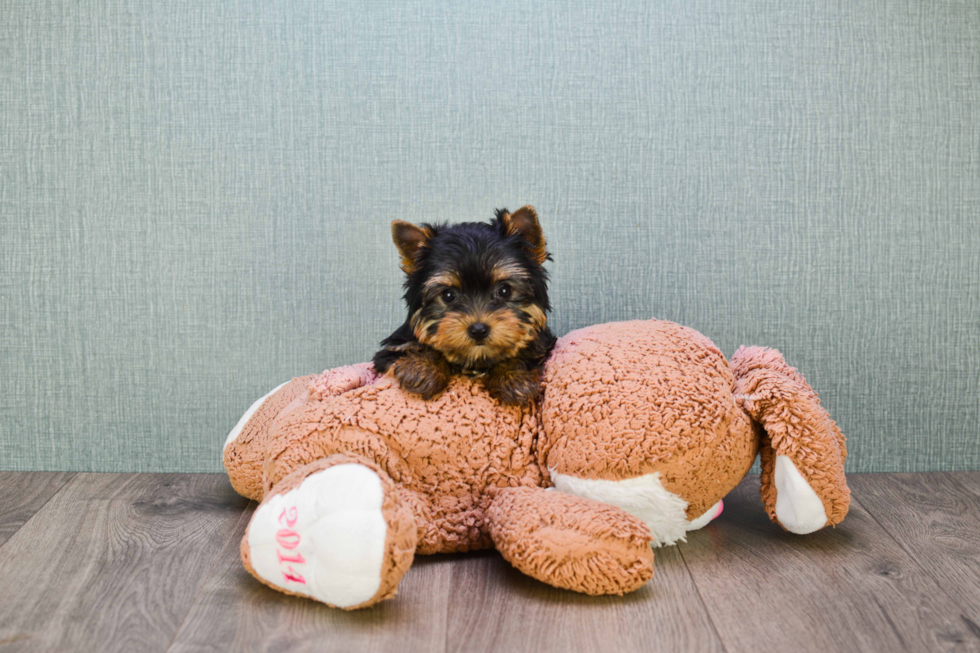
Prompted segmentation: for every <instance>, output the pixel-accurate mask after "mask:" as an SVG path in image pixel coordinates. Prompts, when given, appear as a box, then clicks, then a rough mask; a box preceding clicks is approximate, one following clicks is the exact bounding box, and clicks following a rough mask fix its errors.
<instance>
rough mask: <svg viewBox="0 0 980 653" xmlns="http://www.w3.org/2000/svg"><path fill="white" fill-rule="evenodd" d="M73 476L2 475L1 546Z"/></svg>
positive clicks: (53, 473)
mask: <svg viewBox="0 0 980 653" xmlns="http://www.w3.org/2000/svg"><path fill="white" fill-rule="evenodd" d="M72 476H74V473H72V472H0V546H3V544H4V543H5V542H6V541H7V540H9V539H10V537H11V536H12V535H13V534H14V533H16V532H17V531H18V530H20V527H21V526H23V525H24V523H25V522H26V521H27V520H28V519H30V518H31V517H33V516H34V513H36V512H37V511H38V510H39V509H40V508H41V506H43V505H44V504H45V503H47V502H48V500H49V499H50V498H51V497H53V496H54V495H55V494H56V493H57V492H58V490H60V489H61V488H62V487H64V485H65V483H67V482H68V481H69V480H71V477H72Z"/></svg>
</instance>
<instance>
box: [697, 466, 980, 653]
mask: <svg viewBox="0 0 980 653" xmlns="http://www.w3.org/2000/svg"><path fill="white" fill-rule="evenodd" d="M681 553H682V554H683V556H684V559H685V561H686V562H687V565H688V568H689V569H690V571H691V575H692V576H693V577H694V581H695V583H696V584H697V587H698V589H699V591H700V593H701V596H702V597H703V598H704V601H705V604H706V605H707V607H708V611H709V613H710V615H711V619H712V622H713V623H714V624H715V627H716V628H717V629H718V634H719V636H720V637H721V640H722V642H723V643H724V645H725V649H726V650H727V651H728V652H729V653H735V652H738V651H746V652H751V653H758V651H760V650H773V651H784V650H785V651H790V650H792V651H828V650H832V651H960V650H970V651H977V650H980V639H978V638H977V636H976V635H975V633H973V632H971V631H970V629H969V628H967V627H966V625H965V624H964V623H963V621H961V619H960V610H959V607H958V606H956V605H955V604H954V603H953V602H952V601H951V600H950V599H949V597H947V596H946V595H945V594H944V593H943V591H942V589H941V588H940V587H939V585H937V583H936V582H935V581H934V580H933V579H932V578H931V577H930V576H929V575H928V574H926V573H925V572H924V571H923V570H922V568H921V567H919V565H918V564H916V562H915V561H914V560H913V559H912V558H911V557H910V556H909V554H908V553H907V552H906V551H905V550H903V549H902V547H901V546H899V545H898V544H897V543H896V542H895V540H893V539H892V537H891V536H890V535H889V534H888V533H887V532H886V531H885V530H884V529H883V528H882V527H881V526H880V525H879V524H878V523H877V522H876V521H875V520H874V518H872V517H871V515H870V514H868V512H867V511H866V510H865V509H864V507H863V506H862V505H861V503H860V501H858V500H856V499H854V500H852V502H851V510H850V514H849V515H848V516H847V518H846V519H845V520H844V522H843V523H842V524H841V525H839V526H838V527H837V528H836V529H826V530H823V531H820V532H818V533H814V534H812V535H807V536H798V535H792V534H790V533H785V532H783V531H782V530H780V529H779V527H778V526H776V525H775V524H772V523H771V522H770V521H769V519H768V517H767V516H766V515H765V512H764V510H763V508H762V504H761V502H760V500H759V479H758V477H757V476H753V477H750V478H748V479H746V480H745V481H743V482H742V484H741V485H740V486H739V487H738V488H737V489H736V490H735V491H734V492H732V493H731V494H729V496H728V497H726V498H725V513H724V514H723V515H722V516H721V518H720V519H718V520H717V521H716V522H715V523H713V524H712V525H710V526H709V527H708V528H706V529H704V530H703V531H699V532H697V533H691V534H690V535H689V537H688V543H687V544H685V545H681Z"/></svg>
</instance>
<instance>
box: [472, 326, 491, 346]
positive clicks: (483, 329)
mask: <svg viewBox="0 0 980 653" xmlns="http://www.w3.org/2000/svg"><path fill="white" fill-rule="evenodd" d="M466 332H467V333H469V334H470V337H471V338H473V339H474V340H476V341H477V342H480V341H481V340H483V339H484V338H486V337H487V336H488V335H490V327H488V326H487V325H486V324H484V323H483V322H474V323H473V324H471V325H470V328H469V329H467V330H466Z"/></svg>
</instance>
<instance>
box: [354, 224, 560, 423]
mask: <svg viewBox="0 0 980 653" xmlns="http://www.w3.org/2000/svg"><path fill="white" fill-rule="evenodd" d="M391 235H392V239H393V240H394V241H395V246H396V247H397V248H398V252H399V254H400V255H401V267H402V270H403V271H404V272H405V274H406V275H407V279H406V281H405V302H406V303H407V304H408V318H407V319H406V320H405V323H404V324H403V325H402V326H400V327H399V328H398V329H397V330H396V331H395V332H394V333H392V334H391V335H390V336H388V337H387V338H385V339H384V340H382V341H381V346H382V349H381V351H379V352H378V353H376V354H375V355H374V368H375V370H377V372H378V373H379V374H384V373H386V372H388V371H391V373H392V374H394V376H395V378H397V379H398V382H399V383H400V384H401V386H402V388H404V389H406V390H408V391H410V392H414V393H416V394H419V395H421V396H422V398H424V399H431V398H433V397H435V396H436V395H438V394H439V393H440V392H442V391H443V390H445V389H446V386H447V385H449V381H450V379H451V378H452V376H453V375H455V374H464V375H467V376H471V377H476V378H479V379H480V381H481V383H482V384H483V386H484V387H485V388H486V389H487V391H488V392H489V393H490V395H491V396H493V397H495V398H496V399H498V400H499V401H501V402H502V403H505V404H511V405H519V406H524V405H527V404H529V403H531V402H533V401H534V400H536V399H537V398H538V396H539V394H540V392H541V368H542V366H543V365H544V361H545V359H546V358H547V356H548V354H549V353H550V352H551V349H552V347H553V346H554V344H555V336H554V335H553V334H552V333H551V331H550V330H549V329H548V324H547V322H548V318H547V313H548V311H549V310H551V305H550V304H549V302H548V272H547V271H546V270H545V269H544V268H543V267H542V265H543V264H544V262H545V261H546V260H551V255H550V254H549V253H548V252H547V250H546V249H545V242H544V234H543V233H542V231H541V225H540V224H539V223H538V216H537V213H535V211H534V208H533V207H531V206H525V207H524V208H522V209H520V210H518V211H516V212H514V213H508V212H507V210H506V209H501V210H498V211H497V214H496V217H495V218H494V219H493V220H491V221H490V222H489V223H485V222H464V223H461V224H454V225H449V224H423V225H421V226H416V225H413V224H409V223H407V222H402V221H401V220H395V221H394V222H392V223H391Z"/></svg>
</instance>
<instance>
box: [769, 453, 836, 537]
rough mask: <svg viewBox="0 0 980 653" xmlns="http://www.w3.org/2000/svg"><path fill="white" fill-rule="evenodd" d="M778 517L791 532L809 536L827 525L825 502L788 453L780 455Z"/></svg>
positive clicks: (777, 472)
mask: <svg viewBox="0 0 980 653" xmlns="http://www.w3.org/2000/svg"><path fill="white" fill-rule="evenodd" d="M775 476H776V478H775V484H776V519H778V520H779V523H780V524H782V525H783V528H785V529H786V530H788V531H789V532H790V533H796V534H797V535H806V534H807V533H813V532H814V531H818V530H820V529H821V528H823V527H824V526H826V525H827V512H826V511H825V510H824V507H823V501H821V500H820V497H818V496H817V493H816V492H814V491H813V488H812V487H810V484H809V483H807V482H806V479H805V478H803V475H802V474H800V470H798V469H797V468H796V465H794V464H793V461H792V460H790V459H789V457H788V456H776V473H775Z"/></svg>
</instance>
